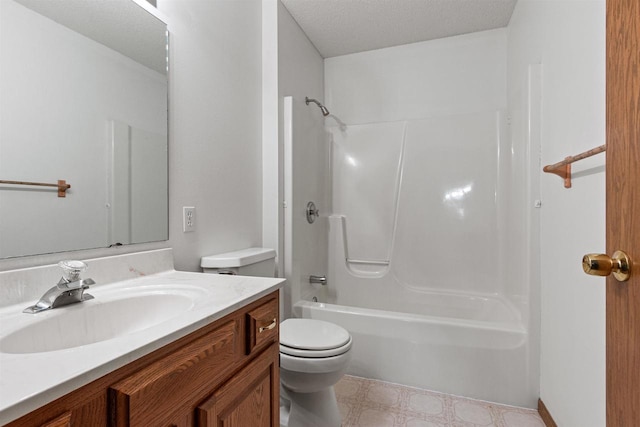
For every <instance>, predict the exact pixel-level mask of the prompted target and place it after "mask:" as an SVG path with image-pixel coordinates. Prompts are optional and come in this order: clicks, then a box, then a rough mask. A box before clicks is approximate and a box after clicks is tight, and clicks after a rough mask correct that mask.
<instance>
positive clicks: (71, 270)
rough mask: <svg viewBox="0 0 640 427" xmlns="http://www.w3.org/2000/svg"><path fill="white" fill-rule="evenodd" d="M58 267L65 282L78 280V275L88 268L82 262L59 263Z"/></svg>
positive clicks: (68, 261) (67, 261)
mask: <svg viewBox="0 0 640 427" xmlns="http://www.w3.org/2000/svg"><path fill="white" fill-rule="evenodd" d="M58 267H60V268H61V269H62V278H63V279H64V280H65V281H66V282H75V281H77V280H80V273H82V272H83V271H85V270H86V269H87V268H88V267H87V264H85V263H84V262H82V261H74V260H66V261H60V262H59V263H58Z"/></svg>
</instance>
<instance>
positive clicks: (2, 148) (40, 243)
mask: <svg viewBox="0 0 640 427" xmlns="http://www.w3.org/2000/svg"><path fill="white" fill-rule="evenodd" d="M0 8H1V12H0V18H1V19H2V23H1V25H0V28H1V29H2V35H1V37H0V40H1V43H2V45H1V48H0V51H1V52H2V57H1V61H0V75H1V76H2V79H1V80H0V93H2V97H1V100H0V118H1V119H0V120H1V122H2V125H1V126H0V179H6V180H17V181H36V182H50V183H55V182H56V181H57V180H58V179H65V180H66V181H67V182H68V183H69V184H70V185H71V189H70V190H69V191H68V196H67V197H65V198H58V197H57V194H56V191H55V189H52V188H50V189H47V190H42V189H40V190H39V191H37V190H36V189H35V188H33V187H8V186H4V185H3V187H2V190H1V195H0V198H1V200H2V203H0V219H1V226H0V258H2V257H7V256H19V255H25V254H33V253H48V252H53V251H55V250H61V249H71V248H95V247H105V246H107V245H108V244H110V243H115V241H110V240H109V237H108V226H107V225H108V224H107V223H108V218H109V208H108V207H107V206H106V205H107V203H108V202H110V200H109V195H108V193H107V182H108V179H109V178H110V177H109V175H110V172H109V161H108V160H107V159H108V158H109V157H110V144H111V140H110V123H111V121H112V120H119V121H122V122H124V123H126V124H127V125H129V126H132V127H133V128H135V129H137V130H139V131H145V132H151V133H153V134H158V135H161V137H160V138H161V141H162V139H165V140H166V129H167V128H166V120H167V112H166V110H167V108H166V104H167V90H166V78H165V76H164V75H161V74H159V73H157V72H155V71H153V70H151V69H149V68H146V67H144V66H142V65H140V64H138V63H137V62H135V61H133V60H132V59H130V58H128V57H126V56H123V55H122V54H120V53H118V52H115V51H113V50H111V49H109V48H107V47H105V46H103V45H101V44H99V43H97V42H95V41H93V40H91V39H89V38H87V37H85V36H82V35H80V34H78V33H76V32H74V31H72V30H69V29H68V28H67V27H65V26H63V25H60V24H58V23H56V22H54V21H52V20H50V19H48V18H46V17H44V16H42V15H40V14H38V13H36V12H34V11H32V10H30V9H28V8H26V7H24V6H22V5H20V4H18V3H15V2H13V1H2V2H1V3H0ZM69 64H72V66H70V65H69ZM96 99H99V102H96V101H95V100H96ZM161 147H163V148H164V150H165V156H166V144H162V145H161ZM127 156H128V154H127ZM139 172H144V170H142V171H140V170H139ZM162 178H163V177H162V176H160V177H158V179H159V180H162ZM165 182H166V177H165ZM164 190H165V193H164V194H161V196H162V198H164V199H165V200H166V186H165V188H164ZM159 216H160V217H163V219H164V225H161V226H160V228H159V230H158V231H159V233H151V234H150V235H145V236H143V237H142V236H141V237H142V240H137V241H138V242H140V241H153V240H159V239H162V238H166V234H167V233H166V215H162V213H160V215H159ZM147 222H149V223H152V222H153V218H149V219H148V220H147ZM61 236H64V237H63V238H62V237H61Z"/></svg>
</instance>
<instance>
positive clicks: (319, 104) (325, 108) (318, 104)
mask: <svg viewBox="0 0 640 427" xmlns="http://www.w3.org/2000/svg"><path fill="white" fill-rule="evenodd" d="M304 102H305V104H307V105H309V103H310V102H313V103H314V104H316V105H317V106H318V107H320V111H322V115H323V116H325V117H327V116H328V115H329V110H327V107H325V106H324V105H322V104H321V103H320V102H318V101H317V100H315V99H311V98H309V97H307V96H305V98H304Z"/></svg>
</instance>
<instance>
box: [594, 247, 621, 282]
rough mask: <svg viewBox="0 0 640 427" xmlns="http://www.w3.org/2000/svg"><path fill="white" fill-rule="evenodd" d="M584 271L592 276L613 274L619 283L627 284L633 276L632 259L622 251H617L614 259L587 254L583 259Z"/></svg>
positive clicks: (601, 255) (602, 255)
mask: <svg viewBox="0 0 640 427" xmlns="http://www.w3.org/2000/svg"><path fill="white" fill-rule="evenodd" d="M582 269H583V270H584V272H585V273H587V274H591V275H592V276H608V275H610V274H611V273H613V277H615V278H616V280H617V281H619V282H625V281H627V280H629V277H630V276H631V259H630V258H629V255H627V254H626V253H624V252H622V251H615V252H614V253H613V256H612V257H609V255H605V254H587V255H585V256H584V257H582Z"/></svg>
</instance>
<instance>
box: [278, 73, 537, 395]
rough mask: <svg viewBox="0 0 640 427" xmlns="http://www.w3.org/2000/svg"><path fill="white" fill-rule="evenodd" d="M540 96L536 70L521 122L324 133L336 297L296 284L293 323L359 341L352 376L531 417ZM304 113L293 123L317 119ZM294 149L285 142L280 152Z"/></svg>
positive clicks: (495, 119) (381, 126)
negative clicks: (523, 411) (326, 325)
mask: <svg viewBox="0 0 640 427" xmlns="http://www.w3.org/2000/svg"><path fill="white" fill-rule="evenodd" d="M540 82H541V78H540V68H539V67H538V66H535V65H533V66H531V67H530V69H529V75H528V79H527V81H526V83H523V85H526V86H525V87H523V90H522V91H521V93H519V94H518V95H517V96H519V97H520V98H517V99H516V98H515V97H514V99H512V103H513V105H520V106H523V108H520V109H514V108H511V109H509V110H507V109H493V108H490V107H489V108H487V109H485V110H482V109H476V110H475V111H467V112H459V113H456V112H442V113H437V112H436V113H433V114H431V115H429V116H427V117H424V118H411V119H407V120H397V121H382V120H381V121H378V122H372V123H363V124H345V123H342V121H341V120H340V117H339V116H340V113H339V112H338V113H335V114H336V115H337V116H333V115H330V116H329V117H327V119H325V122H324V124H325V129H324V132H325V135H326V144H327V147H328V148H330V154H329V156H328V158H330V165H329V167H328V168H327V173H328V174H329V175H330V187H331V188H330V193H331V209H330V212H329V209H326V207H324V206H321V207H320V210H321V212H322V210H323V208H325V213H324V215H323V216H322V217H321V219H324V220H325V221H328V224H327V223H325V226H327V230H328V271H327V283H328V284H327V286H319V285H315V287H314V285H309V284H308V283H307V284H305V283H304V280H303V279H301V278H296V274H294V275H292V276H291V278H290V280H292V282H293V285H292V286H293V288H295V287H296V286H299V289H301V290H300V294H299V295H293V297H292V299H291V302H292V304H293V314H294V315H295V316H298V317H304V318H313V319H320V320H326V321H330V322H333V323H335V324H337V325H340V326H342V327H343V328H345V329H347V330H348V331H349V332H350V333H351V336H352V337H353V347H352V350H351V353H352V360H351V363H350V367H349V368H348V371H347V373H349V374H352V375H357V376H362V377H366V378H373V379H381V380H385V381H390V382H395V383H399V384H403V385H409V386H415V387H420V388H425V389H430V390H435V391H440V392H445V393H450V394H455V395H461V396H466V397H472V398H476V399H483V400H488V401H494V402H500V403H504V404H511V405H517V406H525V407H535V405H536V403H537V398H538V395H539V391H538V389H537V386H536V384H537V378H536V377H537V372H538V367H537V363H538V362H537V359H536V357H537V356H536V354H537V351H538V348H537V345H538V344H537V342H538V337H537V335H538V325H537V317H536V314H535V313H536V312H535V310H534V309H532V308H531V307H532V300H533V301H534V302H533V304H534V305H533V307H535V304H536V302H535V301H536V293H535V286H532V283H533V281H534V280H535V274H532V272H533V271H535V265H534V264H535V263H536V262H537V258H536V247H537V241H536V240H534V237H531V236H535V235H536V227H537V223H536V221H537V216H536V215H537V212H536V210H535V209H534V208H533V200H534V199H535V198H537V197H538V196H537V193H536V191H537V187H536V183H535V182H534V181H535V176H536V175H535V173H534V171H535V170H536V167H537V164H536V161H537V158H538V156H537V150H538V148H537V144H539V142H538V141H537V140H536V138H537V136H536V135H537V134H536V129H539V121H537V116H536V111H539V110H538V104H536V103H539V102H540V99H539V96H538V94H539V93H540V91H539V88H540ZM292 105H293V103H292V101H291V99H288V100H287V101H286V102H285V107H286V108H285V123H287V120H288V121H289V122H288V123H289V124H288V125H287V124H285V127H286V128H289V129H294V131H295V126H294V124H292V119H293V112H294V110H295V108H293V107H292ZM287 108H288V112H287ZM307 108H308V109H307V111H306V112H305V110H295V112H296V113H297V114H296V117H300V120H305V119H304V114H305V113H306V114H309V115H315V116H319V115H320V114H319V113H318V112H317V111H316V109H313V108H309V107H307ZM329 110H331V111H332V112H333V110H334V107H332V106H331V105H330V106H329ZM300 126H301V127H304V126H302V125H300ZM304 128H305V129H309V127H308V126H307V127H304ZM294 133H295V132H294ZM288 135H292V133H289V134H288ZM516 139H517V140H518V141H517V144H516V143H513V142H512V141H514V140H516ZM522 141H525V143H522ZM294 142H295V141H294ZM303 142H304V143H308V141H301V142H300V143H301V144H302V143H303ZM291 143H292V142H291V141H289V142H288V141H287V138H285V151H286V150H287V147H290V144H291ZM289 149H291V148H289ZM289 176H292V175H289ZM286 181H287V174H286V173H285V182H286ZM285 185H287V184H285ZM523 189H526V190H523ZM294 202H295V200H294ZM301 202H302V200H299V201H298V204H300V205H302V203H301ZM294 206H295V205H294ZM327 212H329V213H327ZM294 214H295V212H294ZM300 227H304V230H309V229H311V228H312V227H318V226H317V225H316V224H313V225H312V226H309V224H302V225H300ZM316 229H318V228H316ZM285 230H286V228H285ZM285 234H287V233H286V232H285ZM290 234H295V233H294V231H290ZM289 237H290V238H291V236H289ZM294 237H295V236H294ZM286 242H290V240H287V239H285V246H286V244H287V243H286ZM297 257H298V258H297V259H298V260H300V259H302V258H301V257H302V255H300V251H298V253H297ZM290 262H292V261H290ZM286 263H287V258H286V251H285V265H286ZM293 264H294V265H295V262H293ZM316 268H317V267H316ZM311 270H312V269H311ZM305 273H306V272H305V271H300V270H299V273H298V274H297V276H300V277H305V276H304V274H305ZM308 274H317V273H316V272H315V271H309V273H308ZM288 277H289V276H288ZM296 280H298V283H299V284H298V285H296V284H295V282H296ZM532 289H533V290H532ZM312 296H317V297H318V298H317V299H318V301H312V299H313V298H312Z"/></svg>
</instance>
